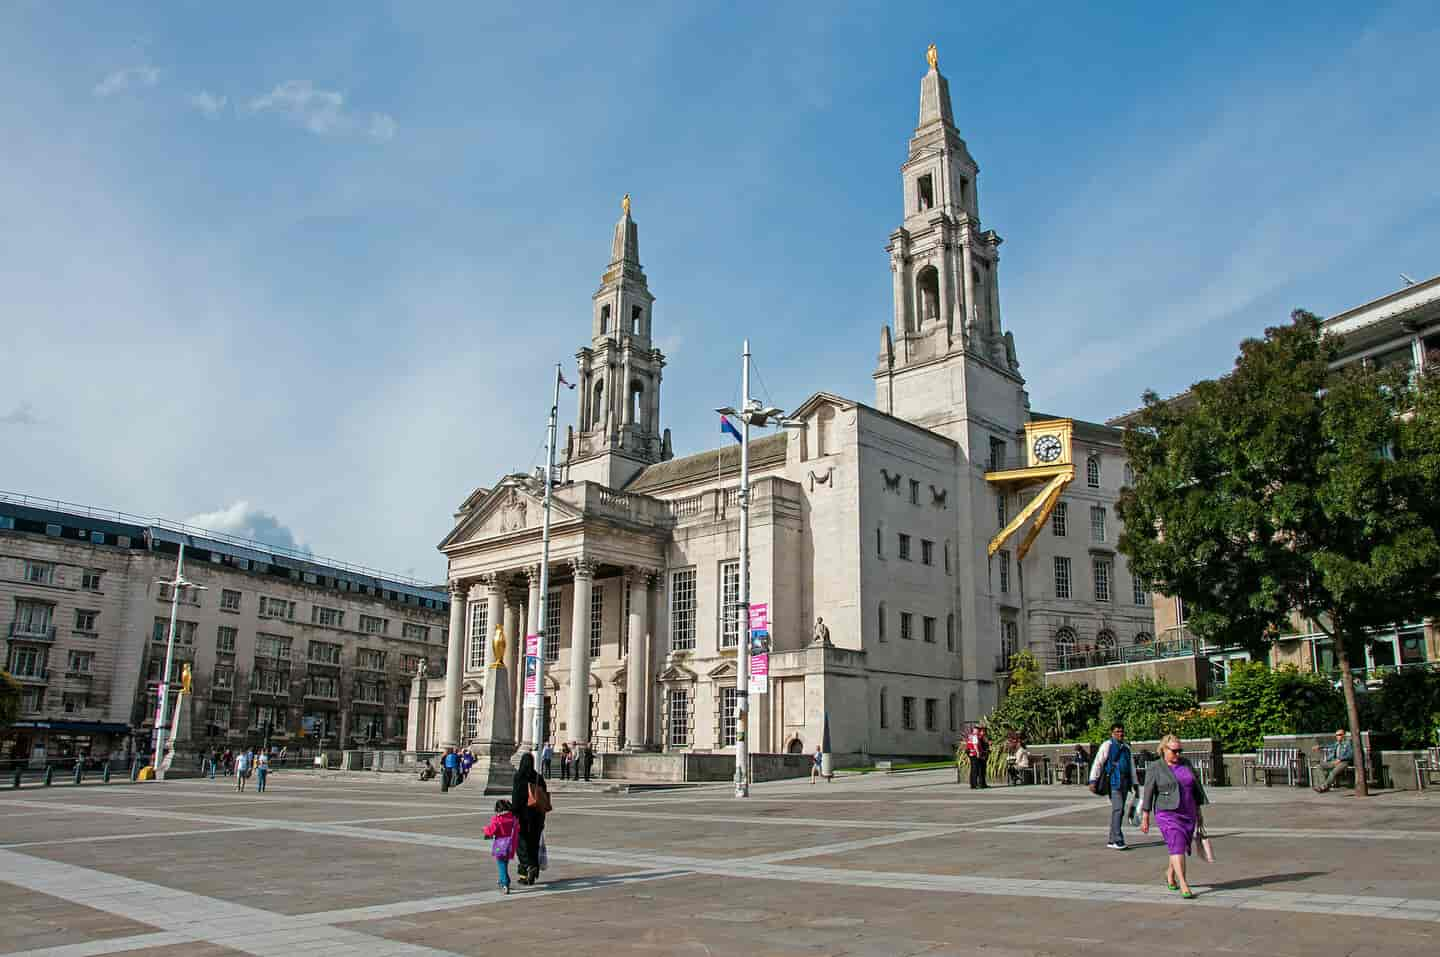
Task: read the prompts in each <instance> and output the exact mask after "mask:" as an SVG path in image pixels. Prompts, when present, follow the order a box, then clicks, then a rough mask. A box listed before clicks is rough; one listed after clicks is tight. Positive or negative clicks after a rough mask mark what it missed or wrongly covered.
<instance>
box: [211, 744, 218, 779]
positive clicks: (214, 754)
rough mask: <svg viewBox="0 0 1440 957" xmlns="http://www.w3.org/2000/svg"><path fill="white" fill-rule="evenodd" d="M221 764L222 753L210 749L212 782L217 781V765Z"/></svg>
mask: <svg viewBox="0 0 1440 957" xmlns="http://www.w3.org/2000/svg"><path fill="white" fill-rule="evenodd" d="M219 763H220V752H219V751H216V750H215V749H214V748H211V749H210V780H212V781H213V780H215V765H217V764H219Z"/></svg>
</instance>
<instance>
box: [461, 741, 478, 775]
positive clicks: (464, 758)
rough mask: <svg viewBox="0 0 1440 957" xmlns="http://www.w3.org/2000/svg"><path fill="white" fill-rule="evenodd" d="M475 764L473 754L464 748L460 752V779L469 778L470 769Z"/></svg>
mask: <svg viewBox="0 0 1440 957" xmlns="http://www.w3.org/2000/svg"><path fill="white" fill-rule="evenodd" d="M474 766H475V755H473V754H471V753H470V749H469V748H466V749H465V750H464V751H461V752H460V780H461V781H466V780H469V778H470V769H471V768H472V767H474Z"/></svg>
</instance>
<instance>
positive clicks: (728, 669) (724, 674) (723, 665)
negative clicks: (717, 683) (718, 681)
mask: <svg viewBox="0 0 1440 957" xmlns="http://www.w3.org/2000/svg"><path fill="white" fill-rule="evenodd" d="M706 674H707V675H709V676H710V677H711V678H734V677H735V662H733V661H722V662H720V663H719V664H718V665H716V666H715V667H713V668H711V669H710V670H709V671H708V672H706Z"/></svg>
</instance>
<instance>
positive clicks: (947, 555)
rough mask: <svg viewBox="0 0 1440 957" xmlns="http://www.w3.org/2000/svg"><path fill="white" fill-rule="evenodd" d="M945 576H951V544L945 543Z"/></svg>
mask: <svg viewBox="0 0 1440 957" xmlns="http://www.w3.org/2000/svg"><path fill="white" fill-rule="evenodd" d="M945 574H947V575H948V574H950V543H949V542H946V543H945Z"/></svg>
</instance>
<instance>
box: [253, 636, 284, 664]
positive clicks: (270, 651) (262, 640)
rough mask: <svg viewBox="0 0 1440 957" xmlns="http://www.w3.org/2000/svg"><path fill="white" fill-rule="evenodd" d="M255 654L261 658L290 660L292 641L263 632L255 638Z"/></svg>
mask: <svg viewBox="0 0 1440 957" xmlns="http://www.w3.org/2000/svg"><path fill="white" fill-rule="evenodd" d="M255 654H256V655H257V656H259V657H261V658H289V657H290V639H289V638H288V637H286V636H285V635H267V634H265V633H263V632H261V633H259V634H257V635H256V636H255Z"/></svg>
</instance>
